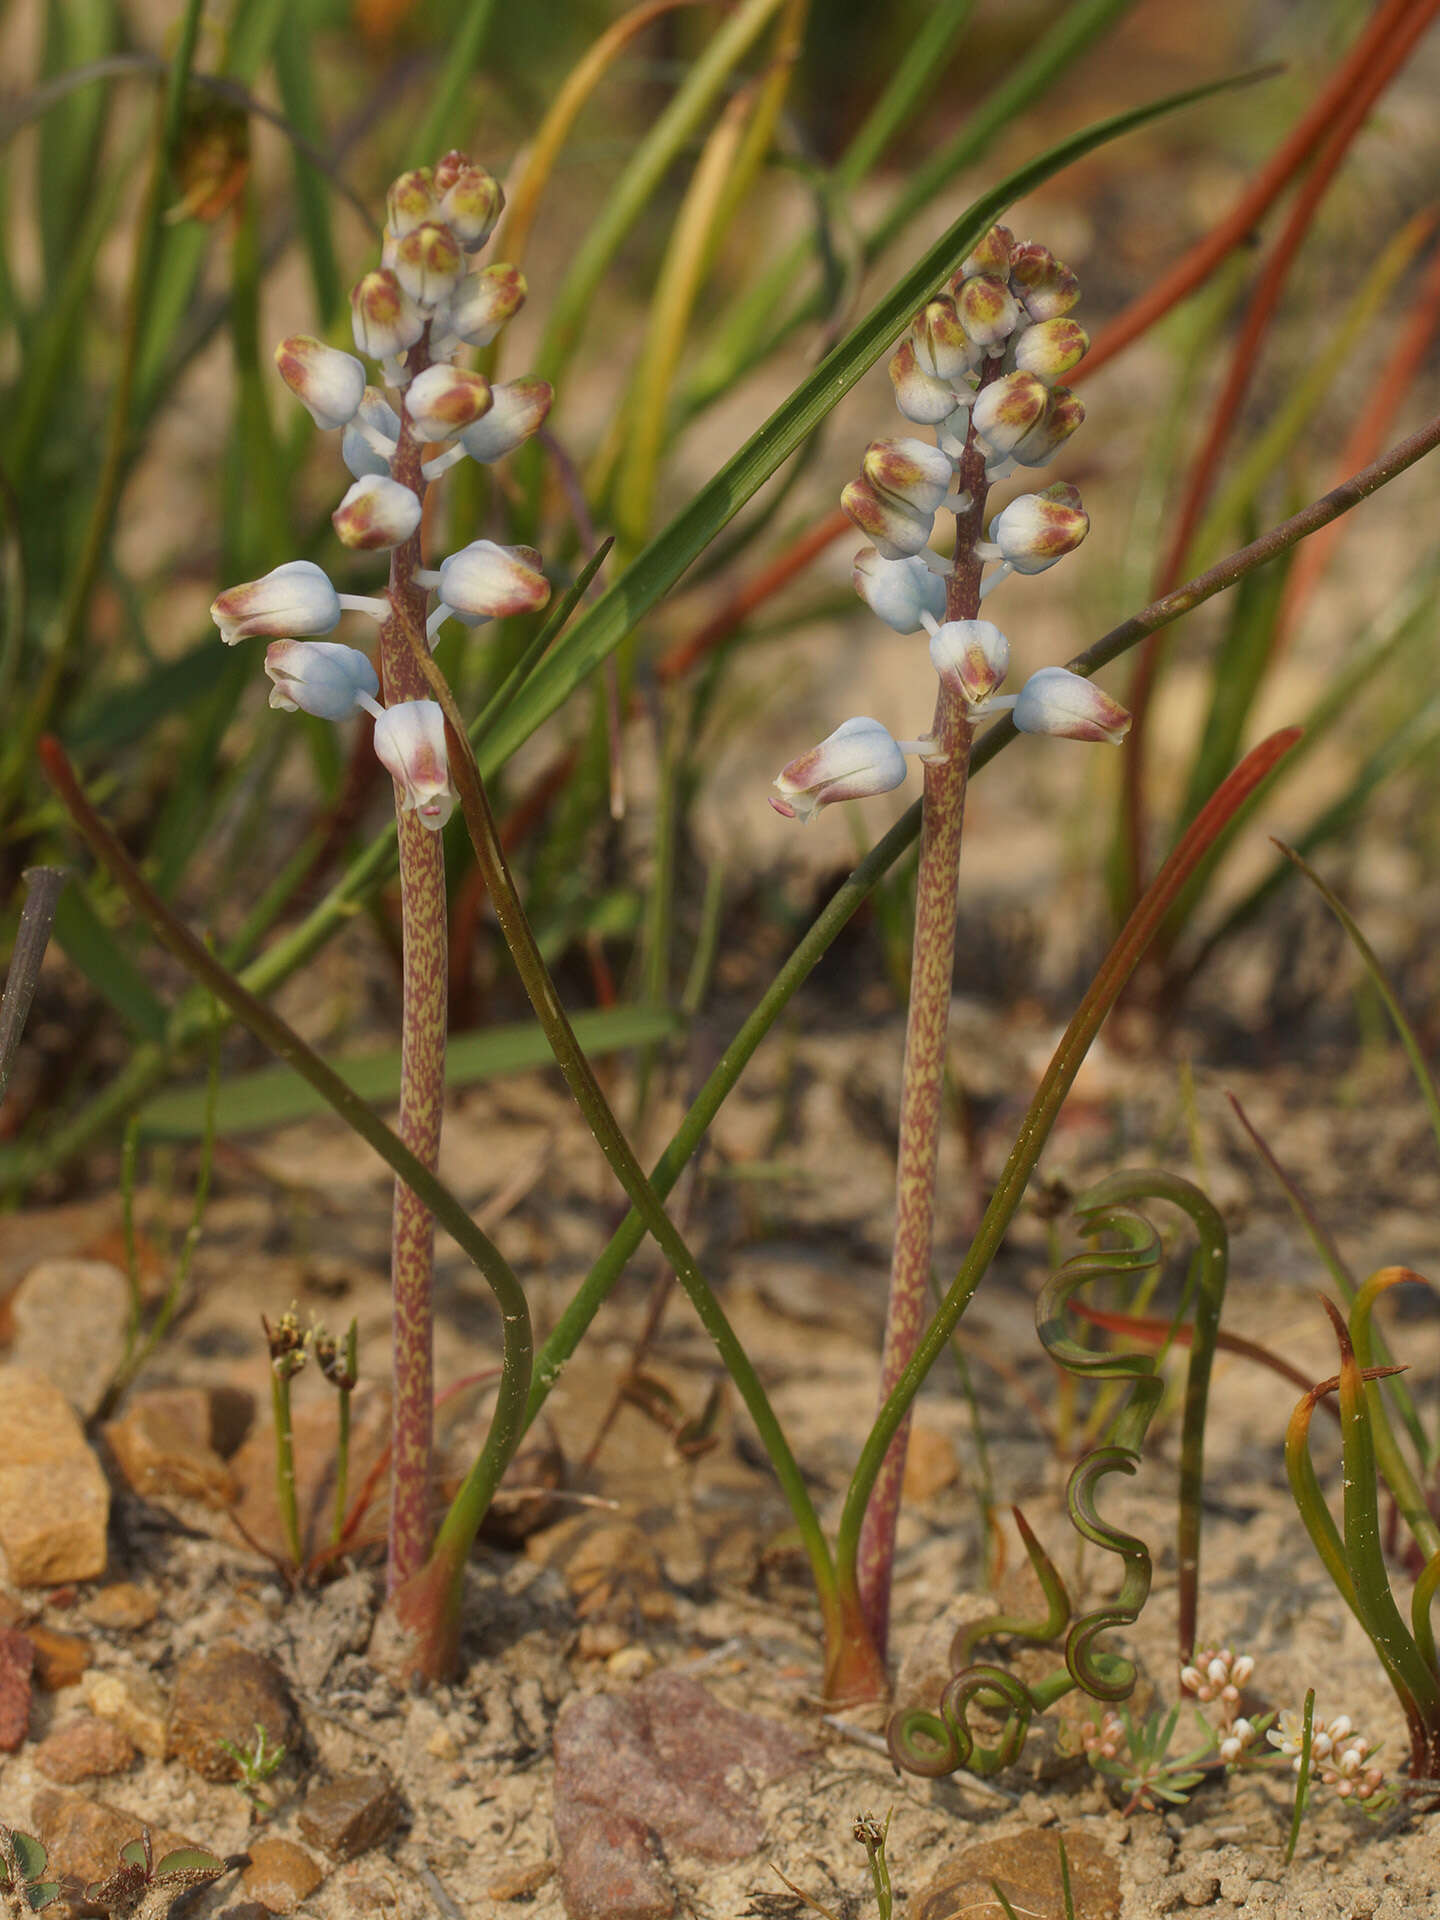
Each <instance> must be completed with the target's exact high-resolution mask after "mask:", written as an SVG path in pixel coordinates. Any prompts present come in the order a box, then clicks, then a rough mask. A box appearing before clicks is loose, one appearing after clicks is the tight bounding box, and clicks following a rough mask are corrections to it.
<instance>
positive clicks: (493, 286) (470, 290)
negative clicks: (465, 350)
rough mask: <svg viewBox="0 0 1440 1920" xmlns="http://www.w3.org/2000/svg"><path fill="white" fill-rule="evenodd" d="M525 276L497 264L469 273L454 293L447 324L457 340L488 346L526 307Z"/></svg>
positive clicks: (502, 264)
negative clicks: (506, 323)
mask: <svg viewBox="0 0 1440 1920" xmlns="http://www.w3.org/2000/svg"><path fill="white" fill-rule="evenodd" d="M525 292H526V288H525V276H524V274H523V273H521V271H520V269H519V268H518V267H512V266H508V265H506V264H505V263H504V262H500V261H497V262H496V264H495V265H494V266H493V267H482V268H481V270H480V272H479V273H472V274H468V275H467V276H466V277H465V279H463V280H462V281H461V282H460V284H459V286H458V287H456V289H455V291H454V292H453V293H452V294H451V296H450V299H449V301H448V303H447V305H446V308H445V315H444V321H445V326H446V327H447V328H448V330H449V331H450V332H451V333H453V334H454V335H455V336H456V338H457V339H460V340H464V341H466V342H468V344H469V345H470V346H472V347H488V346H489V344H490V342H491V341H492V340H493V339H494V338H495V336H496V334H497V333H499V331H500V329H501V328H502V327H503V326H504V325H505V322H506V321H507V320H512V319H513V318H514V317H515V315H516V314H517V313H518V312H519V311H520V309H521V307H523V306H524V304H525Z"/></svg>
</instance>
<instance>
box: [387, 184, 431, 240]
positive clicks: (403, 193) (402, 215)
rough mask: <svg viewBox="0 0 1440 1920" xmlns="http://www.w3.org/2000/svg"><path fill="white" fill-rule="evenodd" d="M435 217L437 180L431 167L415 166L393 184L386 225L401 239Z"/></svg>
mask: <svg viewBox="0 0 1440 1920" xmlns="http://www.w3.org/2000/svg"><path fill="white" fill-rule="evenodd" d="M434 218H435V180H434V175H433V174H432V173H431V171H430V169H429V167H412V168H411V169H410V171H409V172H408V173H402V174H401V175H400V176H399V177H398V178H397V179H395V180H393V181H392V182H391V184H390V189H389V191H388V192H387V193H386V195H385V224H386V226H387V227H388V228H389V229H390V231H391V233H393V234H394V236H395V238H396V239H397V240H403V239H404V237H405V235H406V234H407V233H413V232H414V231H415V229H416V227H418V226H421V225H423V223H424V222H425V221H427V220H433V219H434Z"/></svg>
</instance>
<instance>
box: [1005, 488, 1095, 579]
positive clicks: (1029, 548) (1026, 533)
mask: <svg viewBox="0 0 1440 1920" xmlns="http://www.w3.org/2000/svg"><path fill="white" fill-rule="evenodd" d="M1089 531H1090V516H1089V514H1088V513H1086V511H1085V509H1084V508H1083V507H1082V506H1081V504H1080V495H1079V493H1078V491H1077V490H1076V489H1075V488H1074V487H1070V486H1066V485H1065V484H1064V483H1063V482H1061V481H1057V482H1056V484H1055V485H1054V486H1053V487H1047V488H1046V489H1045V491H1044V492H1043V493H1022V494H1021V495H1019V497H1018V498H1017V499H1014V500H1012V501H1011V502H1010V504H1009V506H1008V507H1006V509H1005V511H1004V512H1003V513H1000V514H997V515H996V516H995V518H994V519H993V520H992V521H991V522H990V538H991V539H992V540H993V541H994V542H995V543H996V545H997V546H998V547H999V549H1000V554H1001V557H1002V559H1004V560H1005V561H1006V562H1008V564H1009V565H1010V566H1012V567H1013V568H1014V569H1015V571H1016V573H1044V571H1045V569H1046V568H1047V567H1053V566H1054V565H1055V562H1056V561H1057V560H1062V559H1064V557H1065V555H1066V554H1067V553H1073V552H1074V550H1075V548H1076V547H1078V546H1079V545H1080V542H1081V541H1082V540H1083V539H1084V538H1085V536H1086V534H1087V533H1089Z"/></svg>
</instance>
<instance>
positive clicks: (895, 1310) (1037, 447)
mask: <svg viewBox="0 0 1440 1920" xmlns="http://www.w3.org/2000/svg"><path fill="white" fill-rule="evenodd" d="M1078 297H1079V287H1078V284H1077V282H1076V280H1075V276H1074V275H1073V274H1072V273H1071V272H1070V271H1069V269H1068V268H1067V267H1065V266H1063V265H1062V264H1061V263H1060V262H1059V261H1057V260H1056V259H1055V258H1054V256H1053V255H1052V254H1051V253H1050V252H1049V251H1048V250H1047V249H1046V248H1044V247H1041V246H1036V245H1034V244H1033V243H1031V242H1029V241H1025V242H1022V243H1021V244H1019V245H1018V246H1017V245H1016V242H1015V239H1014V236H1013V235H1012V234H1011V233H1010V231H1009V230H1008V228H1005V227H993V228H991V229H990V231H989V232H988V233H986V234H985V235H984V236H983V237H982V238H981V240H980V241H979V243H978V244H977V246H976V247H975V249H974V251H973V252H972V253H971V254H970V255H969V256H968V257H967V258H966V260H965V261H964V262H963V263H962V265H961V268H960V271H959V273H957V274H956V275H955V277H954V279H953V280H952V281H951V282H950V283H949V285H948V286H947V287H946V288H945V289H944V290H942V291H941V292H940V293H938V294H937V295H936V297H935V298H934V299H933V300H931V301H930V302H929V303H928V304H927V305H926V307H925V308H924V310H923V311H922V312H921V313H920V314H918V315H917V316H916V318H915V321H914V322H913V324H912V325H911V327H910V330H909V332H908V334H907V335H906V337H905V338H904V339H903V340H902V341H901V342H900V344H899V345H898V346H897V348H896V350H895V352H894V354H893V355H892V357H891V361H890V379H891V383H892V385H893V387H894V390H895V404H896V406H897V407H898V408H899V410H900V412H901V413H902V414H903V415H904V416H905V418H906V420H908V421H910V422H912V423H913V424H914V425H916V426H923V427H931V428H933V429H934V431H935V441H936V444H935V445H934V446H932V445H931V444H930V442H929V441H927V440H920V439H917V438H915V437H913V436H907V437H906V438H904V439H898V440H876V441H873V442H872V443H871V445H870V446H869V448H868V449H867V450H866V453H865V457H864V460H863V461H862V463H861V473H860V476H859V478H858V479H856V480H853V481H852V482H851V483H850V485H849V486H847V487H846V488H845V491H844V493H843V494H842V495H841V503H842V505H843V506H844V508H845V511H846V513H848V514H849V516H850V518H851V519H852V520H853V521H854V522H855V525H856V526H857V527H858V528H859V529H860V531H861V532H862V533H864V534H865V535H867V537H868V538H869V540H870V542H871V545H870V546H869V547H867V548H865V549H864V550H863V551H862V552H861V553H859V554H857V555H856V556H855V570H854V582H855V590H856V592H857V593H858V594H859V595H860V597H861V598H862V599H863V600H864V601H865V602H866V604H867V605H868V606H869V607H870V609H871V610H872V612H874V613H875V614H876V615H877V616H878V617H879V618H880V619H881V620H883V621H884V622H885V624H886V625H887V626H889V627H893V628H894V630H895V631H896V632H897V633H918V632H919V631H920V630H921V629H922V628H923V629H924V630H925V632H926V633H927V634H928V635H929V642H930V660H931V664H932V665H933V667H934V669H935V672H936V674H937V676H938V678H939V683H940V690H939V696H938V699H937V701H936V706H935V714H934V718H933V720H932V722H931V725H930V730H929V732H928V733H927V734H925V735H924V736H923V737H922V738H920V739H916V740H910V741H899V740H896V739H895V738H894V737H893V736H892V735H891V734H890V732H889V730H888V727H887V726H886V724H885V723H884V722H882V721H880V720H875V719H871V718H868V717H866V718H863V719H853V720H847V721H845V722H844V723H843V724H842V725H841V726H839V727H837V728H836V729H835V731H834V732H833V733H831V734H830V735H828V736H827V738H826V739H825V740H823V741H822V742H821V743H820V745H819V746H818V747H814V748H811V749H810V751H809V752H808V753H803V754H801V755H799V756H798V757H797V758H796V759H794V760H792V761H791V762H790V764H789V765H788V766H787V767H785V768H784V769H783V770H782V772H781V773H780V775H779V777H778V778H777V780H776V782H775V792H774V794H773V795H772V797H771V801H770V804H771V806H773V807H774V808H775V809H776V811H777V812H779V813H782V814H785V815H787V816H788V817H790V818H792V819H798V820H801V821H808V820H810V819H812V818H813V817H814V816H815V815H816V814H817V813H819V812H820V811H821V810H822V809H823V808H825V807H827V806H830V805H833V804H834V803H835V802H837V801H840V800H855V799H863V798H867V797H869V796H870V795H873V794H879V793H888V792H890V791H892V790H893V789H894V788H896V787H898V786H899V785H900V784H901V783H902V782H903V780H904V778H905V755H906V754H907V753H913V754H915V755H916V756H917V757H918V758H919V760H920V761H921V764H922V765H923V767H924V770H925V774H924V777H925V795H924V815H923V824H922V827H921V835H920V860H919V869H918V874H917V880H916V901H915V944H914V956H913V962H912V967H911V979H910V1008H909V1017H908V1022H907V1026H906V1035H905V1067H904V1076H903V1081H902V1087H901V1096H900V1129H899V1143H898V1164H897V1174H896V1207H895V1246H894V1255H893V1261H892V1266H891V1276H890V1300H889V1309H888V1313H887V1316H886V1326H885V1347H884V1354H883V1357H882V1362H881V1369H882V1371H881V1384H880V1404H881V1406H882V1408H883V1407H885V1406H886V1404H887V1402H888V1401H889V1400H890V1398H891V1396H892V1395H893V1394H894V1393H895V1391H896V1389H897V1388H898V1387H899V1386H900V1383H901V1381H902V1378H903V1377H904V1376H905V1375H906V1373H907V1369H908V1368H909V1365H910V1362H911V1360H912V1359H913V1358H914V1356H915V1353H916V1349H917V1348H918V1347H919V1345H920V1341H921V1337H922V1335H923V1333H924V1331H925V1328H926V1325H927V1322H928V1319H929V1314H928V1310H927V1308H928V1294H929V1286H930V1271H931V1256H932V1251H933V1240H934V1217H935V1174H936V1167H937V1164H938V1152H939V1140H940V1118H941V1093H942V1089H943V1085H944V1076H945V1036H946V1027H947V1023H948V1018H949V1010H950V987H951V975H952V972H953V969H954V964H955V913H956V894H957V890H958V886H959V871H960V842H961V835H962V832H963V829H964V824H965V791H966V786H967V783H968V780H969V773H970V755H971V748H972V745H973V743H974V738H975V729H976V726H977V723H978V722H979V721H981V720H983V719H985V718H987V717H989V716H990V715H992V714H996V713H1002V712H1007V711H1008V712H1011V713H1012V714H1013V718H1014V723H1015V725H1016V727H1017V728H1019V729H1020V731H1021V732H1023V733H1050V734H1058V735H1061V736H1062V737H1065V738H1069V739H1074V740H1106V741H1111V742H1118V741H1119V740H1120V739H1121V738H1122V737H1123V735H1124V733H1125V729H1126V727H1127V726H1128V725H1129V716H1128V715H1127V714H1126V713H1125V712H1124V710H1123V709H1122V708H1120V707H1117V706H1116V704H1115V702H1114V701H1112V700H1110V699H1109V698H1108V696H1106V695H1105V694H1103V693H1101V692H1100V690H1099V689H1098V688H1096V687H1092V686H1091V685H1090V683H1089V682H1088V681H1086V680H1083V679H1080V678H1079V677H1078V676H1077V675H1075V674H1073V673H1070V672H1068V671H1067V670H1066V669H1064V668H1061V667H1046V668H1042V669H1041V670H1040V672H1038V673H1036V674H1034V675H1032V676H1031V678H1030V679H1029V681H1027V682H1026V684H1025V685H1024V686H1023V687H1022V688H1021V690H1020V692H1019V693H1018V694H1001V693H1000V692H999V691H998V689H999V688H1000V686H1001V684H1002V683H1003V681H1004V679H1005V675H1006V673H1007V671H1008V669H1009V664H1010V643H1009V641H1008V640H1007V639H1006V637H1005V635H1004V634H1003V633H1002V632H1001V631H1000V629H999V628H998V627H997V626H996V625H995V624H994V623H993V622H992V621H990V620H984V619H981V618H980V617H979V616H980V608H981V603H982V602H983V601H984V600H985V599H986V598H987V597H988V595H989V594H990V593H991V592H993V591H994V589H995V588H996V587H997V586H999V585H1000V584H1001V583H1002V582H1003V581H1005V580H1006V579H1008V578H1009V577H1010V576H1011V575H1013V574H1020V575H1024V574H1029V573H1041V572H1043V571H1044V570H1045V569H1046V568H1048V567H1052V566H1054V565H1055V563H1056V562H1057V561H1059V560H1060V559H1062V558H1063V557H1064V555H1065V554H1067V553H1069V552H1071V551H1073V549H1074V548H1075V547H1077V546H1079V544H1080V542H1081V541H1082V540H1083V539H1084V538H1085V535H1086V533H1087V532H1088V530H1089V526H1090V522H1089V518H1088V516H1087V515H1086V513H1085V510H1084V508H1083V506H1082V505H1081V502H1080V496H1079V494H1078V493H1077V492H1076V491H1075V489H1074V488H1073V487H1070V486H1065V485H1063V484H1062V485H1057V486H1051V487H1048V488H1046V489H1045V490H1044V491H1043V492H1041V493H1030V492H1025V493H1022V494H1020V495H1018V496H1017V497H1016V498H1015V499H1013V500H1011V501H1010V502H1009V504H1008V505H1007V506H1006V507H1005V508H1004V509H1003V510H1002V511H1001V512H1000V513H998V514H996V516H995V518H994V519H993V520H992V521H991V522H990V524H989V526H988V528H987V526H986V520H985V515H986V509H987V506H988V502H989V494H990V490H991V488H992V486H994V485H995V484H996V483H997V482H998V481H1000V480H1003V479H1005V478H1007V477H1008V476H1009V475H1010V474H1011V473H1013V472H1014V471H1015V470H1016V469H1017V468H1032V467H1039V466H1043V465H1045V463H1046V462H1047V461H1048V460H1050V459H1051V458H1052V457H1053V455H1054V454H1055V453H1056V451H1057V450H1058V449H1059V448H1060V447H1061V446H1063V445H1064V443H1065V442H1066V440H1068V438H1069V436H1070V435H1071V434H1072V433H1073V432H1074V431H1075V429H1076V428H1077V427H1078V426H1079V425H1080V423H1081V421H1082V420H1083V418H1084V408H1083V407H1082V406H1081V405H1080V402H1079V401H1078V400H1076V399H1075V397H1074V395H1073V394H1071V393H1070V392H1069V391H1068V390H1067V389H1066V388H1064V387H1062V386H1060V385H1058V384H1057V383H1058V381H1059V379H1060V377H1061V375H1063V374H1065V373H1067V372H1068V371H1069V370H1070V369H1071V368H1072V367H1073V366H1075V365H1076V363H1077V362H1078V361H1079V359H1080V358H1081V356H1082V355H1083V353H1084V352H1085V349H1086V346H1087V344H1088V342H1087V339H1086V335H1085V331H1084V329H1083V328H1082V327H1080V326H1079V325H1078V324H1077V323H1076V322H1075V321H1073V320H1071V319H1069V317H1068V314H1069V309H1070V308H1071V307H1072V306H1073V305H1074V303H1075V301H1076V300H1077V299H1078ZM942 510H943V511H945V512H948V513H952V514H953V515H954V516H955V538H954V547H953V558H951V559H948V560H947V559H944V558H942V557H941V556H940V555H939V554H937V553H936V552H935V551H934V550H933V549H932V547H931V538H932V534H933V531H934V524H935V517H936V515H937V514H938V513H939V512H941V511H942ZM987 567H993V569H994V571H992V572H990V573H989V574H988V575H987V573H986V571H985V570H986V568H987ZM910 1391H911V1392H913V1391H914V1387H913V1385H912V1387H911V1388H910ZM908 1431H909V1411H908V1407H906V1408H905V1411H904V1414H903V1418H902V1419H901V1422H900V1424H899V1426H898V1428H897V1429H896V1430H895V1432H894V1437H893V1439H892V1440H891V1442H890V1444H889V1448H888V1451H886V1453H885V1454H884V1457H883V1460H877V1461H875V1462H873V1463H872V1464H871V1467H870V1469H869V1471H871V1472H874V1473H875V1478H874V1480H873V1482H867V1483H866V1484H867V1485H868V1487H869V1494H868V1499H867V1498H866V1497H865V1496H863V1495H862V1496H861V1497H859V1498H855V1497H852V1498H851V1499H850V1500H849V1501H847V1503H846V1510H845V1517H844V1519H843V1520H842V1522H841V1526H840V1531H839V1533H838V1535H837V1537H836V1543H835V1574H836V1592H835V1595H834V1605H833V1606H832V1607H831V1608H830V1610H829V1611H828V1612H827V1616H826V1618H827V1647H826V1692H827V1695H828V1696H829V1697H830V1698H832V1699H856V1698H867V1697H874V1696H875V1695H876V1694H878V1693H882V1692H883V1691H884V1686H885V1680H884V1658H885V1644H886V1639H887V1637H888V1630H889V1613H890V1579H891V1570H892V1566H893V1563H894V1557H895V1528H896V1521H897V1518H898V1514H899V1507H900V1489H901V1482H902V1479H903V1475H904V1470H905V1447H906V1440H907V1437H908ZM882 1444H883V1442H882V1441H879V1440H877V1441H876V1442H875V1446H876V1449H877V1451H878V1448H879V1447H880V1446H881V1445H882ZM854 1492H855V1489H854V1488H853V1487H852V1496H853V1495H854Z"/></svg>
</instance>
